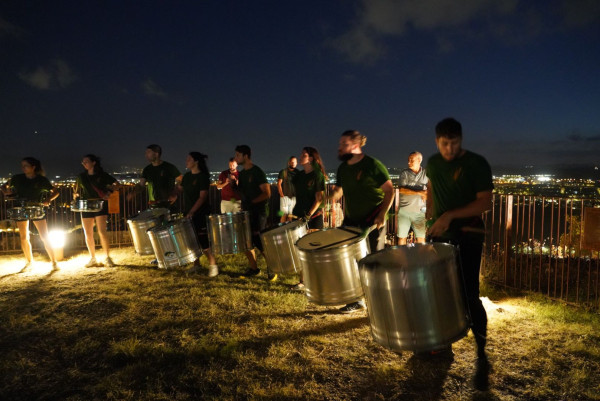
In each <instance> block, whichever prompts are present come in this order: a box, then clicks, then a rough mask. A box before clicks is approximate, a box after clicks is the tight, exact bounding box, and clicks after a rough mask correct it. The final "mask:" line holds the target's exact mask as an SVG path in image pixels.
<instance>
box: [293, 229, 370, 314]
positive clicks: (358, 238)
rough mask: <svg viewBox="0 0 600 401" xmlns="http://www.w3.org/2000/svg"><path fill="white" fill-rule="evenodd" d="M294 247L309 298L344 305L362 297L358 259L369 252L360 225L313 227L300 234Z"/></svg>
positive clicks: (323, 302)
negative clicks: (307, 231)
mask: <svg viewBox="0 0 600 401" xmlns="http://www.w3.org/2000/svg"><path fill="white" fill-rule="evenodd" d="M296 248H297V253H298V258H299V259H300V262H301V265H302V270H303V273H302V274H303V278H304V286H305V287H304V288H305V293H306V296H307V298H308V300H309V301H311V302H313V303H316V304H318V305H343V304H348V303H350V302H354V301H358V300H360V299H361V298H362V296H363V290H362V287H361V284H360V277H359V275H358V261H359V260H360V259H362V258H364V257H365V256H366V255H367V254H368V253H369V246H368V244H367V239H366V237H365V235H364V234H363V232H362V230H361V229H359V228H349V227H345V228H331V229H326V230H320V231H315V232H312V233H310V234H307V235H305V236H304V237H302V238H300V239H299V240H298V241H297V242H296Z"/></svg>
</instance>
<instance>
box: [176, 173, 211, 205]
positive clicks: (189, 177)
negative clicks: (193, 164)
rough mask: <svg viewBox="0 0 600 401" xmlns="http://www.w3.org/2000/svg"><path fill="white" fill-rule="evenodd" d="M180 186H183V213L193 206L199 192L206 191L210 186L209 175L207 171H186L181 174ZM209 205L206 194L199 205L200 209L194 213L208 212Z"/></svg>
mask: <svg viewBox="0 0 600 401" xmlns="http://www.w3.org/2000/svg"><path fill="white" fill-rule="evenodd" d="M181 186H182V187H183V213H184V214H186V213H188V212H189V211H190V209H191V208H192V207H193V206H194V203H196V201H197V200H198V198H199V197H200V192H202V191H208V190H209V188H210V177H209V174H208V173H205V172H200V173H198V174H192V173H191V172H189V171H188V172H187V173H185V174H184V175H183V179H182V180H181ZM209 213H210V207H209V205H208V196H207V197H206V201H204V203H203V204H202V206H200V209H199V210H197V211H196V214H209Z"/></svg>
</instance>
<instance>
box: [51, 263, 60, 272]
mask: <svg viewBox="0 0 600 401" xmlns="http://www.w3.org/2000/svg"><path fill="white" fill-rule="evenodd" d="M52 270H53V271H57V270H60V269H59V267H58V263H56V262H52Z"/></svg>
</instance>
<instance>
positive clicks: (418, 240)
mask: <svg viewBox="0 0 600 401" xmlns="http://www.w3.org/2000/svg"><path fill="white" fill-rule="evenodd" d="M424 243H425V238H422V237H417V244H424Z"/></svg>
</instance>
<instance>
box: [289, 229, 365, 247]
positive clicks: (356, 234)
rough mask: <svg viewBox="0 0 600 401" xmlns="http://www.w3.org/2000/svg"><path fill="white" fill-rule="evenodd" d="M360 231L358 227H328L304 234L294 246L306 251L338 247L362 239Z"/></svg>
mask: <svg viewBox="0 0 600 401" xmlns="http://www.w3.org/2000/svg"><path fill="white" fill-rule="evenodd" d="M362 232H363V230H361V229H360V228H358V227H344V228H329V229H326V230H320V231H315V232H312V233H310V234H307V235H305V236H304V237H302V238H300V239H299V240H298V242H296V246H298V248H300V249H302V250H306V251H313V250H319V249H322V248H326V247H330V248H339V247H342V246H345V245H351V244H353V243H356V242H360V241H362V240H363V238H364V237H363V236H362Z"/></svg>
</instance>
